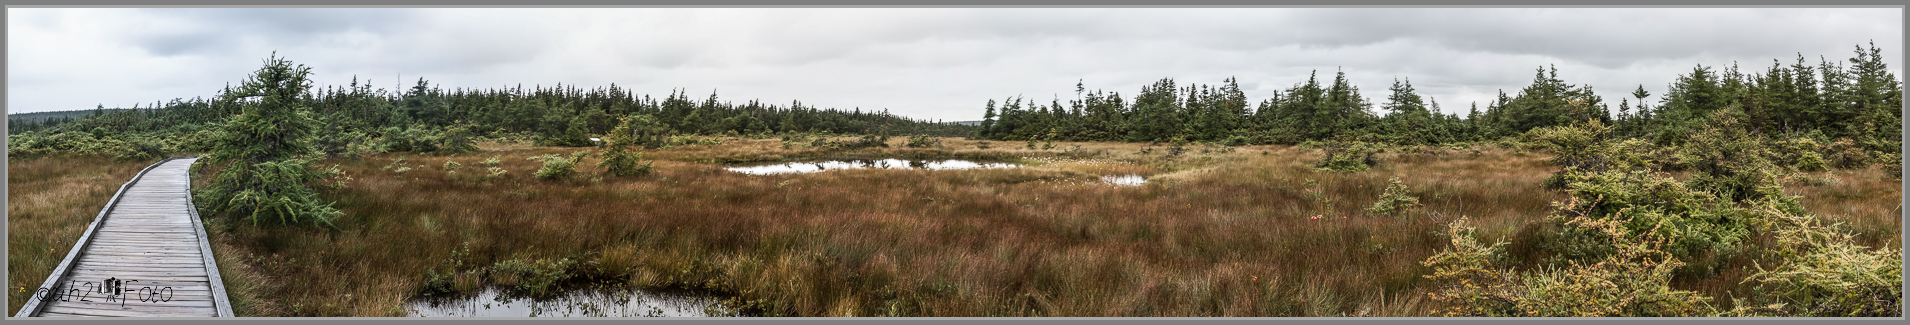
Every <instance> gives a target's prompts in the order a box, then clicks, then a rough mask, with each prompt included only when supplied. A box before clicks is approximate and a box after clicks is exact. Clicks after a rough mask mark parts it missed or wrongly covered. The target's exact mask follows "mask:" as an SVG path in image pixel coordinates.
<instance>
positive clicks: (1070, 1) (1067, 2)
mask: <svg viewBox="0 0 1910 325" xmlns="http://www.w3.org/2000/svg"><path fill="white" fill-rule="evenodd" d="M8 2H9V3H7V4H6V7H7V8H9V9H11V8H48V7H59V8H86V7H153V8H166V7H219V8H224V7H288V8H325V7H362V8H443V7H499V8H513V7H516V8H543V7H556V8H565V7H579V8H583V7H665V8H668V7H821V8H837V7H907V8H958V7H1004V8H1076V7H1159V8H1184V7H1242V8H1245V7H1323V8H1346V7H1425V8H1463V7H1557V8H1633V7H1638V8H1677V7H1696V8H1707V7H1765V8H1770V7H1777V8H1783V7H1810V8H1824V7H1869V8H1898V10H1900V11H1904V10H1905V6H1904V5H1903V4H1902V3H1900V2H1893V1H1877V0H1870V1H1848V0H1835V1H1828V3H1826V2H1823V1H1813V4H1809V5H1800V4H1784V3H1782V2H1776V1H1740V2H1727V1H1716V0H1702V1H1675V2H1670V3H1667V2H1664V1H1635V0H1634V1H1617V2H1610V1H1608V2H1604V3H1603V4H1600V5H1570V4H1563V3H1562V2H1557V1H1547V2H1538V3H1533V2H1511V1H1475V0H1462V1H1442V2H1441V3H1439V4H1426V3H1423V2H1410V1H1401V0H1385V1H1320V0H1314V1H1281V2H1277V3H1269V2H1258V1H1238V0H1235V1H1214V0H1196V1H1175V2H1172V3H1173V4H1171V5H1170V4H1166V3H1169V2H1166V1H1153V2H1143V1H1133V0H1126V1H1081V0H1063V1H1040V2H1028V1H969V2H963V3H959V4H955V3H938V2H925V1H899V2H875V1H808V2H805V3H802V4H789V3H786V2H779V1H766V0H747V1H644V2H641V3H630V2H610V1H543V2H540V3H541V4H537V5H514V4H510V2H507V1H495V0H493V1H469V2H459V1H443V0H429V1H407V2H405V3H404V4H395V5H394V4H391V3H390V2H378V1H328V2H327V3H324V4H293V3H291V2H286V1H264V2H263V3H266V4H261V3H262V2H261V1H247V2H240V1H197V0H195V1H183V3H184V4H152V3H147V2H137V1H129V0H111V1H84V2H80V3H74V2H72V1H46V0H39V1H12V0H9V1H8ZM13 2H20V3H17V4H16V3H13ZM518 3H526V2H518ZM1793 3H1798V2H1793ZM4 19H6V18H0V20H4ZM0 28H5V27H3V26H0ZM1906 31H1910V29H1906ZM1906 34H1910V33H1906ZM1900 35H1902V34H1900ZM1905 39H1906V40H1910V37H1905ZM4 46H5V45H0V47H4ZM3 55H5V54H0V56H3ZM1904 58H1906V59H1905V60H1903V61H1904V62H1898V64H1899V65H1898V66H1899V67H1904V66H1910V64H1906V63H1907V62H1910V56H1904ZM4 70H5V68H0V71H4ZM1898 77H1899V78H1904V76H1902V75H1899V76H1898ZM1900 81H1901V80H1900ZM5 97H6V90H0V100H4V98H5ZM4 130H5V126H0V131H4ZM1904 130H1905V133H1910V127H1906V128H1905V129H1904ZM0 141H4V140H0ZM1904 148H1906V149H1910V146H1904ZM0 158H6V154H5V153H0ZM4 177H6V171H5V170H4V169H0V178H4ZM1904 188H1906V189H1910V186H1906V187H1904ZM5 193H7V192H6V189H5V188H0V194H5ZM1905 202H1910V200H1906V201H1905ZM0 205H4V203H0ZM3 223H4V221H0V224H3ZM1905 229H1910V228H1905ZM0 231H4V230H0ZM1900 231H1901V230H1900ZM1900 233H1902V232H1900ZM0 245H3V244H0ZM1900 249H1901V247H1900ZM0 254H4V253H0ZM1906 287H1907V288H1910V286H1906ZM547 319H548V318H546V320H547ZM1905 319H1906V318H1904V317H1897V318H1432V317H1424V318H1421V317H1410V318H1271V317H1253V318H1245V317H1243V318H1197V317H1171V318H1170V317H1163V318H1125V317H1124V318H1085V317H1053V318H990V317H957V318H839V317H816V318H781V317H777V318H716V319H693V318H662V319H651V318H599V319H564V320H561V321H562V322H566V323H573V324H575V323H593V324H623V323H629V322H632V321H638V322H646V323H648V322H666V323H676V322H685V323H687V322H698V323H710V322H715V323H752V322H775V323H779V324H782V323H794V324H843V323H863V324H874V323H883V324H887V323H897V322H904V323H945V324H966V323H972V322H977V321H982V322H989V323H1050V324H1057V323H1061V324H1065V323H1088V322H1093V323H1096V324H1101V323H1110V322H1111V323H1131V324H1154V323H1163V322H1185V321H1193V322H1200V323H1220V324H1265V323H1289V322H1300V323H1352V322H1356V323H1367V322H1369V321H1371V322H1381V323H1394V322H1402V323H1403V322H1413V323H1415V324H1418V323H1431V324H1495V323H1503V324H1511V323H1527V322H1532V321H1543V322H1548V323H1552V322H1557V323H1609V322H1624V323H1632V322H1648V323H1659V322H1680V323H1683V322H1693V323H1713V322H1717V323H1723V322H1729V323H1731V324H1795V323H1799V322H1813V323H1815V322H1835V323H1878V324H1901V323H1902V322H1903V320H1905ZM6 320H7V323H9V324H40V323H47V324H52V323H77V322H86V323H92V322H93V321H94V320H91V319H88V320H61V319H24V318H22V319H15V318H12V317H7V318H6ZM340 320H346V321H350V322H373V323H406V324H412V323H433V322H440V321H458V322H460V323H464V322H468V321H476V322H478V323H484V324H518V323H523V322H524V321H527V320H538V318H528V317H525V318H449V319H424V318H357V317H348V318H319V317H291V318H244V319H217V318H180V319H153V318H141V319H136V320H132V321H138V322H141V323H142V324H145V323H153V324H206V323H225V322H233V323H239V322H244V323H256V322H259V321H267V322H270V323H292V324H331V323H333V322H336V321H340ZM22 321H24V322H27V323H18V322H22Z"/></svg>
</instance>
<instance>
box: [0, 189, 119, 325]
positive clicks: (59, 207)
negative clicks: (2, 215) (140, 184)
mask: <svg viewBox="0 0 1910 325" xmlns="http://www.w3.org/2000/svg"><path fill="white" fill-rule="evenodd" d="M152 163H153V162H151V161H145V162H137V161H135V162H125V161H118V160H114V159H110V158H101V157H45V158H37V159H28V160H9V161H7V284H8V288H7V289H8V290H7V315H9V316H11V315H13V314H14V313H18V312H20V306H22V305H25V304H26V301H27V299H30V298H31V297H32V296H33V294H34V292H35V291H37V290H38V289H39V286H40V285H41V284H43V283H45V281H46V277H47V274H49V273H52V272H53V268H54V267H57V266H58V265H57V264H59V263H60V260H62V259H65V258H66V254H67V251H69V250H72V249H73V242H74V241H77V240H79V238H80V233H81V232H84V231H86V226H87V224H89V223H92V222H93V218H94V217H95V216H98V215H99V210H100V208H102V207H104V206H105V205H106V201H107V200H109V199H111V197H112V196H113V192H115V191H118V190H119V186H120V185H123V184H126V181H129V180H132V178H133V175H134V174H138V173H139V170H140V169H141V168H145V167H146V166H147V165H151V164H152Z"/></svg>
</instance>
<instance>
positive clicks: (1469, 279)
mask: <svg viewBox="0 0 1910 325" xmlns="http://www.w3.org/2000/svg"><path fill="white" fill-rule="evenodd" d="M1465 220H1466V219H1465V218H1461V219H1459V220H1456V221H1454V222H1453V223H1452V224H1450V225H1449V226H1448V228H1447V232H1446V233H1447V235H1448V236H1449V238H1451V242H1452V248H1450V249H1447V250H1442V251H1440V252H1439V253H1436V254H1434V255H1433V256H1432V257H1430V258H1427V259H1426V261H1424V262H1422V264H1423V265H1425V266H1428V267H1431V268H1432V274H1430V275H1427V276H1426V277H1427V279H1430V280H1433V281H1438V282H1441V283H1442V284H1443V286H1441V287H1440V289H1439V290H1438V291H1435V292H1431V293H1429V296H1430V297H1431V298H1432V299H1433V300H1434V301H1437V302H1440V303H1444V304H1446V305H1447V307H1448V308H1446V309H1444V310H1441V311H1440V313H1441V314H1444V315H1445V316H1472V317H1479V316H1486V317H1507V316H1510V317H1610V316H1626V317H1690V316H1711V315H1715V314H1716V312H1715V311H1714V310H1713V309H1712V308H1711V307H1710V306H1709V305H1708V304H1706V302H1707V301H1708V300H1710V297H1706V296H1703V295H1701V294H1698V293H1696V292H1692V291H1686V290H1676V289H1672V288H1671V286H1670V282H1671V276H1672V271H1673V270H1675V269H1676V268H1677V267H1679V266H1680V265H1682V264H1683V263H1682V262H1679V261H1678V259H1677V258H1675V257H1672V256H1670V254H1668V253H1665V252H1663V251H1660V250H1658V249H1657V248H1658V245H1659V244H1660V243H1662V242H1661V241H1660V240H1658V239H1656V238H1653V236H1651V235H1649V232H1647V235H1645V236H1642V237H1634V236H1632V234H1629V233H1628V231H1627V230H1626V227H1625V226H1623V225H1622V223H1621V222H1620V221H1619V220H1611V219H1607V220H1594V219H1589V218H1583V217H1578V218H1574V219H1572V220H1571V221H1569V222H1567V224H1568V225H1571V226H1574V227H1578V228H1583V229H1587V230H1592V231H1597V232H1600V233H1602V234H1604V235H1605V236H1604V238H1607V239H1609V242H1608V244H1609V245H1611V246H1612V247H1614V250H1613V251H1614V252H1613V253H1612V254H1609V255H1607V256H1605V257H1604V258H1602V259H1600V260H1598V261H1597V262H1596V263H1579V262H1576V261H1575V262H1573V263H1572V264H1571V265H1569V266H1566V267H1563V268H1548V269H1542V270H1536V271H1529V272H1515V271H1512V270H1510V269H1509V268H1506V267H1503V266H1501V265H1502V264H1503V263H1504V262H1503V260H1504V252H1505V250H1504V244H1505V242H1504V241H1503V240H1501V241H1499V242H1495V243H1494V244H1492V245H1482V244H1480V243H1479V242H1478V241H1477V240H1475V239H1473V238H1472V234H1471V233H1472V230H1473V229H1472V228H1471V227H1467V226H1465Z"/></svg>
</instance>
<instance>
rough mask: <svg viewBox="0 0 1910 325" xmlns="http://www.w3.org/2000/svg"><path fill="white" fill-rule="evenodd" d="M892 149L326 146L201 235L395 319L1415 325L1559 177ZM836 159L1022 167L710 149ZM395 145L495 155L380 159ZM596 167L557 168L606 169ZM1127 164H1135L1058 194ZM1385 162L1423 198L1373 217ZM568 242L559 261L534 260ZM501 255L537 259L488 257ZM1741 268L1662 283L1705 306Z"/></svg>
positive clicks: (283, 282) (1434, 159) (1521, 224)
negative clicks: (565, 165)
mask: <svg viewBox="0 0 1910 325" xmlns="http://www.w3.org/2000/svg"><path fill="white" fill-rule="evenodd" d="M847 139H848V138H844V139H843V140H845V141H846V140H847ZM905 141H907V139H892V140H891V142H893V143H890V146H889V147H886V148H881V147H876V148H866V149H857V150H820V149H812V148H803V147H800V146H792V147H791V148H788V149H785V148H783V147H782V143H781V141H780V140H778V139H748V138H729V139H724V140H723V141H720V142H716V143H715V144H691V145H682V146H675V147H672V148H669V149H660V150H651V151H646V153H645V156H646V158H650V159H656V160H657V162H656V165H655V166H654V167H655V172H654V173H653V174H651V175H646V176H640V177H627V178H614V177H603V178H599V179H597V180H586V179H584V178H588V177H573V178H570V179H565V180H550V181H544V180H538V179H535V178H534V177H533V176H532V175H533V174H534V172H535V171H536V170H537V169H538V168H540V167H541V164H540V163H539V162H536V161H531V160H528V159H526V158H529V157H534V156H540V155H548V154H568V153H570V152H575V151H577V150H579V149H577V148H541V147H532V148H511V149H503V150H501V151H490V152H476V153H469V154H459V155H445V156H426V155H407V154H388V155H377V156H370V157H365V158H361V159H356V160H348V159H339V160H333V161H326V162H324V163H326V164H338V165H339V166H340V167H339V168H340V169H342V170H344V171H345V173H346V174H348V175H350V176H351V181H350V182H349V183H348V184H346V186H345V187H343V188H342V189H338V190H332V191H330V192H328V193H327V194H326V198H327V199H328V200H336V201H337V205H336V206H337V207H338V208H340V209H341V210H343V211H345V216H344V217H341V218H339V219H338V220H337V221H336V222H337V224H338V230H319V229H307V228H283V227H279V228H274V227H237V226H218V227H216V228H217V232H218V233H219V235H218V237H217V238H218V240H219V241H221V242H222V243H221V244H222V245H230V248H222V250H232V251H233V253H231V254H241V253H243V254H246V255H247V256H255V257H253V258H246V259H222V260H221V263H230V262H234V261H237V262H241V263H245V267H244V268H243V269H244V270H247V271H240V272H235V273H246V272H250V273H248V274H247V275H245V276H246V277H248V278H247V280H246V281H253V282H255V283H256V284H255V285H249V286H245V287H244V288H241V289H235V290H238V291H243V292H239V293H235V294H234V295H235V296H236V295H246V296H247V297H255V298H248V299H256V300H251V301H253V302H250V303H249V304H250V305H251V306H256V307H253V309H254V310H256V312H257V313H258V315H268V316H400V315H402V314H403V311H402V310H400V309H398V308H397V306H398V304H400V303H401V302H402V301H403V300H404V299H407V298H411V297H414V296H418V295H420V294H421V292H423V291H424V290H423V289H425V288H426V287H427V284H428V283H427V280H428V279H427V278H428V275H429V274H432V273H434V272H435V273H437V274H451V275H452V276H451V277H450V279H451V280H450V281H452V283H453V285H451V287H452V288H455V289H454V291H458V290H469V289H471V288H477V287H480V286H482V285H487V284H491V285H495V284H506V282H509V283H510V284H518V283H520V282H522V281H524V279H525V276H526V275H535V274H537V273H538V272H544V273H545V274H555V273H556V272H560V271H561V272H562V276H547V277H545V278H544V280H540V281H538V282H540V283H544V284H540V285H539V286H542V287H544V289H543V290H544V291H555V290H562V289H564V288H576V287H582V286H588V285H617V286H635V287H646V288H653V289H667V290H695V291H699V292H706V293H714V294H718V295H720V296H723V297H727V298H729V299H730V300H729V304H730V305H732V306H734V307H738V308H741V309H743V310H745V311H747V312H750V313H752V314H761V315H772V316H775V315H787V316H1333V317H1338V316H1423V315H1429V313H1430V310H1431V309H1433V308H1434V307H1433V306H1431V305H1432V302H1431V301H1430V300H1427V299H1426V298H1425V297H1426V296H1427V295H1426V294H1427V292H1429V290H1430V289H1429V285H1430V284H1431V282H1429V281H1427V280H1425V277H1424V276H1425V275H1427V274H1429V269H1428V268H1426V267H1424V266H1422V265H1420V264H1419V262H1420V261H1422V260H1425V259H1426V258H1427V257H1429V256H1432V255H1433V254H1434V253H1435V252H1437V251H1438V250H1440V249H1443V248H1445V247H1446V246H1447V245H1448V239H1447V238H1445V237H1443V236H1441V233H1442V231H1443V230H1445V229H1446V228H1445V224H1446V222H1448V221H1451V220H1453V219H1455V218H1457V217H1458V216H1462V215H1463V216H1469V218H1470V219H1471V220H1472V224H1473V225H1474V226H1476V227H1477V229H1478V230H1477V231H1476V232H1475V233H1474V234H1475V236H1478V237H1479V238H1482V239H1485V240H1490V239H1491V238H1507V239H1509V241H1510V242H1511V243H1510V244H1511V245H1512V246H1514V247H1512V249H1511V250H1512V251H1519V248H1518V247H1517V246H1519V245H1522V244H1521V243H1520V242H1519V241H1518V240H1516V239H1517V238H1519V237H1520V236H1521V235H1522V234H1525V233H1530V232H1533V231H1538V229H1536V228H1535V227H1534V226H1533V225H1535V224H1538V223H1540V221H1541V220H1542V219H1543V217H1544V216H1546V215H1548V214H1550V213H1552V212H1553V208H1552V206H1551V204H1550V203H1551V202H1552V201H1558V200H1562V199H1564V198H1565V197H1564V195H1563V194H1562V193H1559V192H1554V191H1546V190H1543V189H1542V187H1541V182H1542V181H1543V180H1544V179H1545V178H1546V177H1548V176H1550V175H1551V174H1552V173H1553V172H1554V171H1556V167H1554V166H1552V165H1551V164H1550V163H1549V162H1548V159H1550V157H1549V156H1548V155H1545V154H1542V153H1534V152H1527V151H1521V150H1516V149H1512V150H1508V149H1500V148H1493V147H1489V146H1481V147H1475V148H1472V149H1469V150H1472V151H1471V152H1470V153H1459V154H1454V153H1450V152H1446V153H1441V152H1435V151H1428V152H1418V153H1381V154H1377V155H1376V156H1375V159H1378V160H1379V161H1382V162H1383V163H1381V164H1378V165H1376V166H1373V167H1372V168H1371V169H1368V170H1366V171H1360V172H1350V173H1342V172H1319V171H1316V170H1315V162H1317V161H1319V159H1320V158H1321V157H1320V156H1321V155H1320V151H1319V150H1307V149H1301V148H1296V147H1291V146H1242V147H1236V148H1237V149H1238V150H1209V151H1208V152H1206V153H1202V152H1200V151H1198V150H1196V151H1189V152H1183V153H1181V154H1180V155H1171V154H1169V153H1167V152H1165V151H1166V150H1159V149H1155V150H1148V149H1149V147H1148V146H1147V144H1131V143H1090V142H1080V143H1074V142H1057V143H1056V145H1055V146H1054V149H1033V150H1030V149H1027V148H1025V147H1021V146H1012V145H997V146H993V147H991V148H989V149H982V148H977V146H975V145H974V144H971V143H970V142H967V141H960V140H953V139H943V142H942V143H944V144H946V145H945V146H944V147H942V148H908V147H907V146H905V145H904V144H905V143H904V142H905ZM479 146H480V147H483V148H497V147H498V146H497V145H496V144H479ZM506 147H508V146H506ZM1038 148H1039V147H1038ZM1082 152H1096V153H1094V154H1092V156H1091V158H1088V157H1082V156H1075V155H1077V154H1076V153H1082ZM494 156H501V158H500V159H497V160H496V161H498V163H496V164H495V165H491V164H485V163H484V162H485V161H486V160H489V158H491V157H494ZM852 157H853V158H925V159H927V158H934V159H975V160H993V161H1012V162H1018V163H1023V164H1025V165H1026V166H1024V167H1021V168H1003V169H972V170H940V171H937V170H909V169H894V170H892V169H856V170H840V171H830V172H822V173H814V174H784V175H767V176H752V175H744V174H740V173H734V172H728V171H725V170H723V169H722V168H723V167H724V166H723V165H721V164H723V163H739V162H767V161H800V160H815V159H832V158H852ZM397 159H406V161H407V163H406V164H420V165H426V166H440V165H444V164H446V163H447V162H455V163H457V164H461V165H469V164H477V165H483V166H486V167H495V168H498V169H499V170H503V171H507V172H506V173H501V174H495V175H489V174H486V173H475V172H474V173H417V172H411V173H396V172H392V171H390V170H381V169H380V167H381V166H389V165H392V162H393V161H394V160H397ZM595 159H596V158H586V160H585V161H583V162H580V163H579V164H577V166H576V173H578V174H579V175H598V174H601V173H603V170H601V168H598V167H595V166H596V164H595ZM1830 173H1834V174H1835V175H1836V177H1837V178H1838V179H1840V180H1842V181H1841V182H1840V183H1838V184H1829V185H1823V186H1815V187H1795V188H1790V189H1787V191H1790V193H1793V194H1798V195H1803V196H1804V198H1803V201H1804V202H1806V204H1805V205H1806V206H1807V207H1808V208H1809V209H1812V210H1813V211H1815V212H1817V213H1819V214H1824V215H1833V216H1839V217H1838V218H1843V219H1839V220H1843V221H1846V222H1848V223H1850V224H1852V225H1853V226H1854V227H1856V228H1858V229H1868V230H1863V231H1859V233H1860V236H1859V237H1863V236H1870V237H1867V238H1870V239H1867V240H1870V241H1871V242H1873V243H1878V244H1883V243H1898V242H1900V240H1901V239H1900V236H1898V234H1896V233H1895V231H1894V229H1896V227H1897V226H1896V224H1897V223H1898V222H1899V221H1897V219H1896V218H1894V217H1893V216H1894V213H1896V212H1895V211H1897V210H1896V208H1893V207H1896V205H1895V204H1889V203H1894V201H1896V200H1897V199H1898V196H1899V193H1898V191H1897V190H1896V189H1897V188H1898V187H1897V181H1896V180H1895V179H1893V178H1892V176H1890V175H1889V174H1887V173H1884V172H1880V171H1871V170H1848V171H1832V172H1830ZM1126 174H1137V175H1146V176H1149V181H1148V182H1147V183H1146V184H1145V185H1143V186H1132V187H1127V186H1079V185H1065V184H1072V183H1080V182H1081V181H1091V180H1094V179H1095V178H1096V177H1098V176H1104V175H1126ZM1393 177H1398V179H1399V180H1400V181H1402V182H1404V183H1406V184H1411V186H1410V188H1409V189H1407V190H1406V192H1405V193H1404V194H1406V195H1411V196H1413V197H1417V198H1419V203H1420V206H1419V207H1418V208H1414V209H1408V210H1404V211H1401V212H1398V215H1396V216H1381V215H1373V213H1372V212H1370V211H1369V209H1370V208H1371V207H1372V206H1373V204H1374V203H1375V202H1376V201H1377V200H1378V199H1379V198H1380V197H1382V194H1383V193H1384V191H1385V190H1386V188H1387V186H1388V185H1389V184H1390V182H1389V180H1390V179H1391V178H1393ZM1827 198H1829V199H1827ZM1865 234H1867V235H1865ZM1528 237H1529V236H1528ZM1525 245H1529V243H1527V244H1525ZM1528 248H1529V247H1528ZM1528 251H1529V249H1528ZM222 258H224V257H223V256H222ZM564 259H570V260H574V261H576V262H575V263H569V264H565V263H552V262H550V261H562V260H564ZM1537 259H1539V258H1538V257H1534V256H1526V257H1518V256H1515V258H1514V261H1513V264H1514V267H1516V268H1521V269H1524V268H1531V267H1534V266H1535V265H1536V264H1535V263H1534V262H1529V261H1533V260H1537ZM512 261H519V262H512ZM540 261H541V262H540ZM1748 262H1749V260H1746V263H1745V264H1746V265H1748ZM511 263H521V264H524V265H532V264H536V265H545V266H539V267H519V266H511V267H506V268H498V267H497V266H498V265H508V264H511ZM537 263H543V264H537ZM549 265H563V266H562V267H561V268H562V269H561V270H559V269H557V268H558V267H554V266H549ZM1727 265H1737V264H1728V263H1727ZM223 269H226V267H225V266H222V270H223ZM526 270H531V271H526ZM1733 272H1737V273H1733ZM1747 274H1748V273H1744V272H1738V271H1736V270H1727V271H1725V272H1723V273H1721V274H1720V275H1717V276H1714V277H1710V278H1698V279H1683V280H1677V281H1674V283H1672V286H1674V287H1678V288H1683V289H1692V290H1698V291H1701V292H1705V293H1706V294H1708V295H1712V296H1717V297H1724V295H1723V294H1724V293H1728V292H1740V291H1742V290H1744V285H1740V284H1739V282H1740V281H1741V280H1742V279H1743V278H1744V277H1745V276H1748V275H1747ZM235 287H237V286H235ZM1707 288H1708V289H1707ZM529 291H538V290H529ZM346 295H351V297H352V298H350V299H342V298H341V297H345V296H346ZM1740 296H1742V295H1740ZM235 299H236V298H235Z"/></svg>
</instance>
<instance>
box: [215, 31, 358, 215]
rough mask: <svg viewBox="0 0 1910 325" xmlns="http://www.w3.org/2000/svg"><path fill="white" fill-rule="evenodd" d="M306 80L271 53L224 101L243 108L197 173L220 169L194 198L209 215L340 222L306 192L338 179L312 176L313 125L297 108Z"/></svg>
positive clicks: (305, 71) (300, 68)
mask: <svg viewBox="0 0 1910 325" xmlns="http://www.w3.org/2000/svg"><path fill="white" fill-rule="evenodd" d="M310 74H311V68H309V67H306V66H305V65H297V66H293V65H292V63H291V62H290V61H286V60H284V59H281V58H278V56H277V54H276V53H275V54H273V56H272V57H270V58H268V59H266V60H265V66H264V67H262V68H259V70H258V71H256V72H253V74H252V76H251V77H250V78H248V79H247V80H245V82H244V83H243V84H241V85H240V86H239V88H238V89H231V90H229V91H227V92H226V93H224V94H223V97H224V100H226V101H232V102H241V103H243V107H244V109H243V110H242V112H241V113H240V114H239V116H237V117H233V118H232V120H231V121H228V122H226V124H225V129H224V130H223V131H224V132H222V133H221V135H220V137H219V138H217V139H214V140H213V143H214V144H213V148H212V152H211V154H209V155H208V156H207V157H206V158H207V159H205V160H201V161H200V162H201V163H203V164H202V165H200V166H195V167H199V168H196V169H199V170H203V168H204V167H205V166H220V167H221V168H220V169H219V172H218V175H217V176H216V177H215V178H214V180H213V182H212V186H209V187H207V188H205V189H204V190H201V192H200V193H199V194H198V195H195V197H196V198H198V199H200V200H202V201H203V202H205V204H204V205H201V206H203V207H205V208H206V209H207V210H208V211H209V212H210V213H209V214H210V215H213V216H221V217H243V218H245V219H246V220H247V221H251V222H252V223H253V224H254V225H257V224H258V223H259V222H260V221H268V222H277V223H281V224H295V223H312V224H324V225H330V224H331V221H332V219H333V218H336V217H337V216H339V215H340V214H342V213H341V212H339V211H338V210H337V209H334V208H332V207H331V204H330V203H321V202H319V200H318V194H317V193H316V192H314V191H313V189H312V188H311V187H308V186H306V183H308V182H311V181H314V180H317V179H319V178H322V177H324V176H327V175H330V174H333V173H336V172H337V171H336V170H327V171H315V170H313V169H312V168H311V160H310V159H309V157H310V156H311V155H313V154H314V153H315V152H316V150H314V147H313V145H312V134H311V133H312V131H313V129H314V128H315V127H316V123H315V122H314V121H313V120H312V119H311V118H310V117H309V116H308V115H309V114H310V113H309V110H310V109H309V108H307V107H306V106H305V104H304V101H303V99H305V98H304V97H305V96H306V95H307V93H306V92H305V89H306V88H309V87H310V83H311V82H310V81H309V80H308V79H306V77H307V76H308V75H310Z"/></svg>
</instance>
